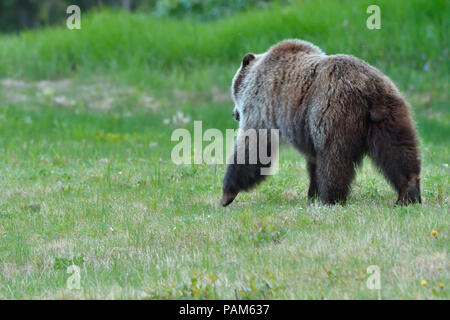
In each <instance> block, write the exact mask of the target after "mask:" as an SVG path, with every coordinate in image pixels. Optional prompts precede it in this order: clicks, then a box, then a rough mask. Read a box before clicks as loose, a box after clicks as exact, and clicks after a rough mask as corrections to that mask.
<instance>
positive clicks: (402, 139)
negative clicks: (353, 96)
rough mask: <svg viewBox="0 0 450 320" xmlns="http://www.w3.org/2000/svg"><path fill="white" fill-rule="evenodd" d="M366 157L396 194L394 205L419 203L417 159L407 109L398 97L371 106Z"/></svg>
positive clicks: (415, 143) (385, 99) (417, 154)
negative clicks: (376, 167) (371, 160)
mask: <svg viewBox="0 0 450 320" xmlns="http://www.w3.org/2000/svg"><path fill="white" fill-rule="evenodd" d="M369 112H370V121H369V130H368V135H367V145H368V154H369V156H370V157H371V158H372V159H373V161H374V163H375V165H376V166H378V167H379V168H380V169H381V170H382V172H383V173H384V176H385V177H386V179H387V180H388V181H389V182H390V183H391V184H392V185H393V187H394V188H395V189H396V191H397V193H398V200H397V203H398V204H409V203H421V202H422V199H421V196H420V178H419V174H420V156H419V151H418V141H417V137H416V132H415V129H414V126H413V123H412V120H411V116H410V112H409V106H408V105H407V103H406V102H405V100H404V99H403V98H402V97H401V96H400V94H395V95H393V94H392V91H391V92H390V94H383V95H382V99H378V101H373V103H372V104H371V109H370V110H369Z"/></svg>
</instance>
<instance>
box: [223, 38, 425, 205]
mask: <svg viewBox="0 0 450 320" xmlns="http://www.w3.org/2000/svg"><path fill="white" fill-rule="evenodd" d="M231 91H232V98H233V101H234V104H235V108H234V110H233V115H234V117H235V118H236V120H238V121H239V127H240V132H241V133H240V134H238V137H237V142H236V144H235V147H234V158H236V154H237V152H238V151H239V148H247V149H248V142H245V141H240V140H242V139H243V138H242V136H243V135H242V132H244V131H245V130H248V129H255V130H261V129H265V130H270V129H278V130H279V137H280V139H281V140H282V141H285V142H287V143H289V144H291V145H293V146H294V147H295V148H296V149H297V150H298V151H299V152H301V153H302V154H304V155H305V156H306V159H307V170H308V173H309V178H310V185H309V190H308V197H309V198H313V197H316V196H318V197H319V198H320V199H321V201H322V202H323V203H326V204H335V203H344V202H345V200H346V198H347V196H348V193H349V191H350V184H351V182H352V180H353V178H354V176H355V166H357V165H358V164H360V162H361V160H362V158H363V157H364V155H366V154H367V155H368V156H369V157H370V158H371V159H372V160H373V162H374V164H375V165H376V166H377V167H378V168H379V169H380V170H381V171H382V172H383V174H384V176H385V177H386V179H387V180H388V182H389V183H390V184H391V185H392V186H393V187H394V188H395V190H396V191H397V193H398V200H397V203H398V204H405V205H406V204H409V203H420V202H421V196H420V178H419V174H420V156H419V151H418V141H417V135H416V132H415V129H414V125H413V122H412V120H411V115H410V110H409V106H408V103H407V102H406V101H405V99H404V98H403V97H402V95H401V94H400V93H399V91H398V89H397V88H396V87H395V85H394V84H393V83H392V81H391V80H390V79H389V78H388V77H387V76H385V75H384V74H383V73H381V72H380V71H379V70H377V69H376V68H374V67H372V66H371V65H369V64H368V63H366V62H364V61H362V60H360V59H358V58H356V57H353V56H350V55H344V54H336V55H325V54H324V53H323V52H322V51H321V50H320V49H319V48H318V47H316V46H315V45H313V44H311V43H309V42H306V41H301V40H285V41H282V42H280V43H278V44H276V45H274V46H272V47H271V48H270V49H269V50H268V51H267V52H265V53H262V54H257V55H256V54H246V55H245V56H244V58H243V60H242V63H241V66H240V68H239V69H238V71H237V73H236V75H235V76H234V79H233V82H232V87H231ZM244 139H245V138H244ZM259 139H261V138H259ZM265 139H266V140H265V141H264V142H265V143H266V144H268V145H270V143H271V142H270V138H265ZM266 149H267V148H266ZM232 156H233V155H232ZM246 159H248V158H246ZM269 165H270V163H269ZM267 166H268V165H267V164H262V163H261V162H260V161H259V159H258V161H257V162H256V163H236V162H235V161H234V162H233V163H229V164H228V166H227V169H226V173H225V176H224V180H223V195H222V199H221V204H222V205H223V206H227V205H228V204H230V203H231V202H232V201H233V200H234V198H235V197H236V196H237V194H238V193H239V192H240V191H242V190H244V191H246V190H250V189H251V188H252V187H254V186H255V185H256V184H258V183H259V182H261V181H263V180H264V178H265V177H266V176H265V175H262V174H261V172H260V169H261V168H262V167H267Z"/></svg>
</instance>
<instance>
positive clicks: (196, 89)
mask: <svg viewBox="0 0 450 320" xmlns="http://www.w3.org/2000/svg"><path fill="white" fill-rule="evenodd" d="M380 3H381V4H380V7H381V10H382V29H381V30H379V31H369V30H367V29H366V28H365V20H366V18H367V14H366V13H365V8H366V7H367V5H368V4H370V3H369V2H368V1H360V2H354V1H305V2H301V3H298V4H293V5H290V6H287V7H284V6H275V7H271V8H268V9H267V10H263V11H249V12H245V13H242V14H239V15H236V16H234V17H229V18H226V19H224V20H219V21H217V22H209V23H206V24H203V23H196V22H194V21H190V20H183V21H175V20H169V19H155V18H152V17H150V16H145V15H139V14H129V13H124V12H98V13H93V14H89V15H87V16H83V17H82V19H83V20H82V30H81V31H68V30H65V29H62V28H59V29H58V28H51V29H45V30H37V31H32V32H26V33H23V34H21V35H19V36H1V37H0V79H3V81H2V82H1V85H0V150H1V151H2V154H3V156H2V157H1V158H0V182H1V183H0V298H3V299H27V298H35V299H41V298H51V299H53V298H83V299H84V298H100V299H103V298H118V299H120V298H125V299H129V298H186V297H187V298H212V299H215V298H219V299H222V298H239V299H246V298H250V299H262V298H275V299H278V298H286V299H322V298H324V299H340V298H350V299H351V298H356V299H376V298H378V293H377V292H374V291H371V290H369V289H367V287H366V284H365V283H366V280H367V277H368V274H367V273H366V269H367V267H368V266H369V265H378V266H379V267H380V268H381V285H382V289H381V298H383V299H417V298H426V299H448V298H449V297H450V295H449V293H448V292H449V291H448V287H449V286H450V283H449V267H448V266H449V264H448V249H449V247H448V243H449V229H450V228H449V227H450V223H449V217H448V214H449V198H448V197H449V194H448V193H449V192H448V191H449V187H450V181H449V170H450V169H449V167H448V163H449V152H448V150H449V144H450V143H449V140H448V137H449V136H450V113H449V105H448V93H447V92H448V84H449V83H448V74H449V63H448V46H449V44H448V38H447V37H448V35H447V33H446V32H447V31H446V30H448V23H447V21H446V19H445V17H447V16H448V11H449V9H448V4H447V3H446V2H445V1H391V2H387V1H385V2H383V1H381V2H380ZM345 20H347V23H346V24H345V23H343V22H344V21H345ZM288 37H298V38H303V39H306V40H310V41H312V42H314V43H316V44H317V45H319V46H320V47H323V48H324V49H325V50H326V52H327V53H329V54H331V53H335V52H343V53H351V54H354V55H356V56H359V57H361V58H364V59H366V60H367V61H369V62H370V63H372V64H373V65H375V66H377V67H378V68H380V69H381V70H383V71H384V72H385V73H386V74H387V75H389V76H391V77H392V78H393V79H394V80H395V81H396V83H397V84H398V85H399V87H400V88H401V89H402V90H403V91H404V93H405V96H406V97H407V98H408V100H409V101H410V102H411V105H412V106H413V111H414V115H415V120H416V122H417V127H418V130H419V136H420V141H421V150H422V156H423V171H422V172H423V173H422V175H421V178H422V180H421V183H422V198H423V201H424V203H423V204H422V205H413V206H408V207H397V206H394V202H395V200H396V194H395V192H394V191H393V190H392V189H391V188H390V186H389V185H388V184H387V183H386V181H385V180H384V179H383V177H382V175H381V174H379V173H378V172H377V171H376V170H375V169H374V168H373V167H372V165H371V164H370V162H369V161H368V160H365V161H364V163H363V165H362V166H361V168H359V169H358V175H357V179H356V181H355V182H354V184H353V191H352V193H351V196H350V198H349V201H348V203H347V205H345V206H334V207H328V206H324V205H322V204H320V203H319V202H315V203H309V202H308V201H307V200H306V193H307V186H308V178H307V173H306V168H305V162H304V159H303V158H302V157H301V156H299V155H298V154H297V153H296V152H295V151H294V150H292V149H289V148H284V149H283V150H282V152H281V155H280V170H279V172H278V173H277V175H275V176H273V177H270V178H269V179H268V181H267V182H266V183H264V184H262V185H261V186H260V187H259V188H257V189H256V190H255V191H253V192H251V193H248V194H241V195H239V196H238V198H237V199H236V201H235V202H234V203H233V204H232V205H230V206H229V207H227V208H226V209H224V208H222V207H220V205H219V203H218V201H219V198H220V194H221V180H222V177H223V174H224V169H225V166H224V165H218V166H208V165H192V166H176V165H174V164H173V163H172V162H171V158H170V153H171V149H172V147H173V146H174V145H175V144H176V142H171V141H170V136H171V133H172V131H173V130H174V129H175V128H176V126H174V125H172V124H169V125H165V124H164V119H166V118H171V117H172V115H173V114H175V113H176V112H178V111H181V112H183V113H184V114H185V115H188V116H189V117H190V119H191V121H190V122H189V123H188V124H187V125H186V128H188V129H189V130H192V128H193V123H192V120H202V121H203V130H204V131H205V130H206V129H207V128H218V129H220V130H222V131H224V130H225V129H227V128H236V126H237V125H236V122H235V121H234V120H233V119H232V117H231V109H232V104H231V102H230V101H229V98H227V96H228V93H227V90H228V86H229V83H230V79H231V77H232V75H233V73H234V72H235V69H236V68H237V66H238V64H239V61H240V59H241V58H242V56H243V54H244V53H245V52H247V51H253V52H261V51H264V50H266V49H267V48H268V47H269V46H270V45H271V44H273V43H275V42H277V41H279V40H281V39H283V38H288ZM427 63H428V66H429V69H428V71H426V70H424V65H425V64H427ZM71 65H72V67H71ZM5 78H8V79H6V80H5ZM11 79H15V80H17V81H19V80H20V81H19V82H17V81H16V82H14V81H11ZM43 79H47V80H48V79H52V81H46V82H43V81H42V80H43ZM432 230H436V231H437V234H436V235H432ZM72 261H73V262H75V263H76V264H77V265H78V266H79V267H80V269H81V274H80V275H81V290H69V289H67V288H66V281H67V279H68V277H69V276H70V275H69V274H67V273H66V266H67V265H68V264H70V263H71V262H72ZM422 280H426V281H427V284H426V285H421V281H422ZM440 283H442V284H443V285H444V288H440Z"/></svg>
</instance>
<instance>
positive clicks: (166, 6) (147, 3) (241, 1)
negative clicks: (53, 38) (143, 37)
mask: <svg viewBox="0 0 450 320" xmlns="http://www.w3.org/2000/svg"><path fill="white" fill-rule="evenodd" d="M288 1H289V0H279V1H278V2H288ZM270 2H274V0H74V1H69V0H2V2H1V3H0V30H2V31H9V32H11V31H19V30H22V29H27V28H36V27H41V26H45V25H50V24H54V23H57V22H60V21H61V20H62V16H61V12H64V11H65V9H66V8H67V7H68V6H69V5H72V4H74V5H78V6H79V7H80V8H81V10H82V11H83V12H87V11H88V10H91V9H102V8H106V7H113V8H120V9H123V10H127V11H140V12H147V13H152V14H154V15H155V16H160V17H161V16H171V17H195V18H196V19H199V20H211V19H218V18H220V17H222V16H224V15H226V14H231V13H234V12H236V11H239V10H243V9H246V8H249V7H264V6H265V5H266V4H268V3H270Z"/></svg>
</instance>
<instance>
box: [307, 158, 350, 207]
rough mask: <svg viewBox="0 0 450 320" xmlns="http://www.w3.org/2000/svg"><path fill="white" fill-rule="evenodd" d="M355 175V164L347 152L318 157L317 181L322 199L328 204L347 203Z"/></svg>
mask: <svg viewBox="0 0 450 320" xmlns="http://www.w3.org/2000/svg"><path fill="white" fill-rule="evenodd" d="M354 177H355V164H354V161H352V159H348V157H346V156H345V154H339V155H336V154H332V153H328V154H321V155H318V157H317V164H316V181H317V189H318V192H319V196H320V199H321V200H322V202H323V203H326V204H337V203H342V204H343V203H345V201H346V200H347V195H348V193H349V192H350V184H351V182H352V180H353V178H354Z"/></svg>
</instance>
